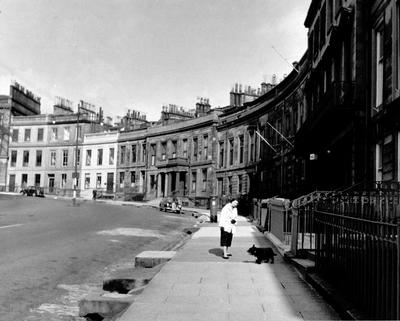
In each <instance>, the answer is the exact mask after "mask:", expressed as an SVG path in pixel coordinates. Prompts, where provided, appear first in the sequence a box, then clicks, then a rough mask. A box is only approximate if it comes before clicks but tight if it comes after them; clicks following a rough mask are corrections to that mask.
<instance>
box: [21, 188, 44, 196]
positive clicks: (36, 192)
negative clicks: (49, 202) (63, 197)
mask: <svg viewBox="0 0 400 321" xmlns="http://www.w3.org/2000/svg"><path fill="white" fill-rule="evenodd" d="M21 193H22V195H26V196H36V197H44V192H43V188H41V187H36V186H28V187H25V188H23V189H22V190H21Z"/></svg>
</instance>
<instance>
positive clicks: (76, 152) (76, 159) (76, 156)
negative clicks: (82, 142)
mask: <svg viewBox="0 0 400 321" xmlns="http://www.w3.org/2000/svg"><path fill="white" fill-rule="evenodd" d="M79 115H80V113H79V106H78V114H77V117H76V137H75V179H74V191H73V197H72V205H73V206H76V189H77V186H78V151H79V149H78V137H79Z"/></svg>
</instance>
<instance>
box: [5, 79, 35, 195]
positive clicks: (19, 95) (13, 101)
mask: <svg viewBox="0 0 400 321" xmlns="http://www.w3.org/2000/svg"><path fill="white" fill-rule="evenodd" d="M38 114H40V97H38V96H36V95H35V94H33V93H32V92H31V91H30V90H28V89H26V88H24V87H23V86H21V85H20V84H19V83H17V82H15V81H14V82H12V84H11V85H10V95H9V96H5V95H2V96H0V190H5V189H6V181H7V175H8V174H7V167H8V161H9V156H10V155H9V143H10V139H11V136H10V135H11V131H10V125H11V120H12V117H13V116H27V115H38Z"/></svg>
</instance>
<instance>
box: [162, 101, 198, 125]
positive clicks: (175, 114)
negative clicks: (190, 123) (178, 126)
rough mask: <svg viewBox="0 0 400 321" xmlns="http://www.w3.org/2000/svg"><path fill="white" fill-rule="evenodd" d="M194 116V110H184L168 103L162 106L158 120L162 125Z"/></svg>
mask: <svg viewBox="0 0 400 321" xmlns="http://www.w3.org/2000/svg"><path fill="white" fill-rule="evenodd" d="M194 117H196V114H195V112H193V111H190V110H185V109H184V108H183V107H181V106H177V105H174V104H169V105H165V106H163V107H162V111H161V119H160V122H161V123H162V124H163V125H168V124H171V123H176V122H179V121H183V120H188V119H192V118H194Z"/></svg>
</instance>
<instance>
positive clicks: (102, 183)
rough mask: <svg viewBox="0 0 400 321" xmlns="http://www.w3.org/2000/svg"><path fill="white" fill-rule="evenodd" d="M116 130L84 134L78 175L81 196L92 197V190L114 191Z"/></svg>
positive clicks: (116, 149) (116, 146) (116, 147)
mask: <svg viewBox="0 0 400 321" xmlns="http://www.w3.org/2000/svg"><path fill="white" fill-rule="evenodd" d="M118 135H119V133H118V132H114V131H113V132H101V133H91V134H86V135H85V136H84V141H83V148H82V167H81V176H80V180H81V181H80V186H81V197H84V198H92V197H93V190H97V191H102V192H103V193H114V192H115V185H116V171H117V151H118V143H117V141H118Z"/></svg>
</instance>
